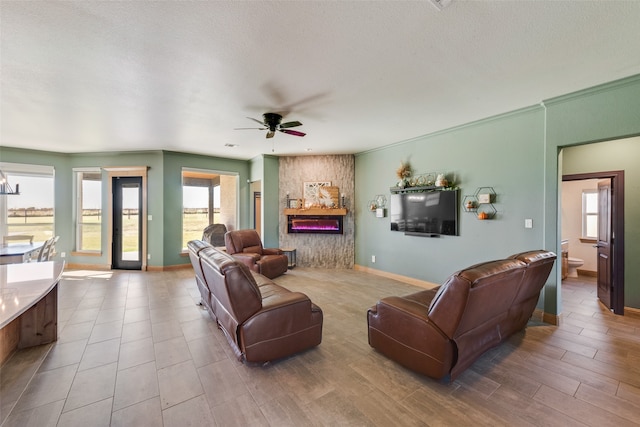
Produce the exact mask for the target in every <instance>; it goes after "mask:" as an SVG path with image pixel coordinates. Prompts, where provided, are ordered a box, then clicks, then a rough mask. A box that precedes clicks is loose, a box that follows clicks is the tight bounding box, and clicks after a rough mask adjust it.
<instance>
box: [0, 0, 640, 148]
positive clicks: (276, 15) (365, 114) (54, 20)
mask: <svg viewBox="0 0 640 427" xmlns="http://www.w3.org/2000/svg"><path fill="white" fill-rule="evenodd" d="M0 8H1V9H0V19H1V22H0V23H1V29H0V31H1V51H0V54H1V56H0V61H1V66H2V68H1V73H2V74H1V80H2V81H1V83H2V87H1V92H0V101H1V104H0V107H1V110H0V119H1V122H0V126H1V128H0V145H3V146H12V147H24V148H32V149H40V150H50V151H59V152H101V151H112V150H117V151H129V150H157V149H165V150H176V151H185V152H194V153H202V154H208V155H216V156H223V157H231V158H240V159H249V158H252V157H255V156H257V155H259V154H262V153H266V154H271V153H272V150H274V151H273V154H276V155H294V154H296V155H297V154H327V153H332V154H340V153H357V152H362V151H366V150H369V149H373V148H376V147H380V146H384V145H388V144H392V143H396V142H399V141H403V140H406V139H409V138H413V137H416V136H419V135H424V134H427V133H431V132H435V131H438V130H442V129H446V128H449V127H452V126H455V125H460V124H464V123H468V122H471V121H474V120H477V119H481V118H484V117H488V116H492V115H495V114H500V113H504V112H508V111H511V110H514V109H518V108H522V107H526V106H530V105H534V104H537V103H539V102H540V101H542V100H544V99H547V98H550V97H554V96H558V95H562V94H565V93H569V92H572V91H576V90H580V89H584V88H587V87H590V86H594V85H597V84H601V83H605V82H608V81H612V80H615V79H619V78H622V77H627V76H630V75H634V74H639V73H640V30H639V28H640V26H639V24H638V22H640V2H638V1H626V2H623V1H607V2H601V1H590V2H585V1H567V2H560V1H528V2H523V1H491V2H489V1H453V2H452V3H451V5H450V6H449V7H447V8H446V9H444V10H442V11H439V10H438V9H436V8H435V7H434V6H433V5H432V4H431V3H430V2H429V1H427V0H423V1H375V2H374V1H350V2H334V1H331V2H324V1H286V2H262V1H261V2H253V1H251V2H244V1H233V2H232V1H229V2H224V1H216V2H208V1H200V2H177V1H176V2H171V1H166V2H142V1H139V2H133V1H131V2H93V1H91V2H89V1H82V2H53V1H44V2H38V1H29V2H27V1H15V2H14V1H6V0H3V1H2V2H1V3H0ZM268 111H277V112H284V113H286V117H285V121H288V120H299V121H301V122H302V123H303V124H304V125H303V126H301V127H299V128H295V129H296V130H300V131H303V132H306V133H307V136H306V137H304V138H300V137H295V136H290V135H285V134H282V133H278V134H276V136H275V138H273V139H265V132H264V131H258V130H234V128H240V127H252V126H253V125H256V123H255V122H252V121H250V120H248V119H247V118H246V117H247V116H249V117H254V118H257V119H261V115H262V113H264V112H268ZM225 144H236V145H237V146H236V147H234V148H230V147H227V146H225ZM308 150H310V151H308Z"/></svg>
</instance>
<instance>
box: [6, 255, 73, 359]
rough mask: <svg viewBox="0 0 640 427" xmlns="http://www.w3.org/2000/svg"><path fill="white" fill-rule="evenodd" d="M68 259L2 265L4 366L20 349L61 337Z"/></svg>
mask: <svg viewBox="0 0 640 427" xmlns="http://www.w3.org/2000/svg"><path fill="white" fill-rule="evenodd" d="M63 269H64V262H61V261H47V262H33V263H26V264H7V265H0V299H1V300H0V365H2V364H3V363H4V362H5V360H6V359H7V358H9V356H10V355H11V354H12V353H13V352H14V351H15V350H16V349H18V348H25V347H32V346H36V345H41V344H48V343H50V342H53V341H55V340H57V339H58V282H59V281H60V277H61V276H62V271H63Z"/></svg>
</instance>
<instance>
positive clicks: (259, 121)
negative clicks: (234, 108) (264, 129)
mask: <svg viewBox="0 0 640 427" xmlns="http://www.w3.org/2000/svg"><path fill="white" fill-rule="evenodd" d="M247 119H249V120H253V121H254V122H256V123H260V124H261V125H263V126H264V122H263V121H262V120H258V119H254V118H253V117H247Z"/></svg>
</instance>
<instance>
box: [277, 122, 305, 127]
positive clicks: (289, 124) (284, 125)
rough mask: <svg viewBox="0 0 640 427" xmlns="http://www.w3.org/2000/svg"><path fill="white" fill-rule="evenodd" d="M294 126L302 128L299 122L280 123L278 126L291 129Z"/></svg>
mask: <svg viewBox="0 0 640 427" xmlns="http://www.w3.org/2000/svg"><path fill="white" fill-rule="evenodd" d="M296 126H302V123H300V122H299V121H297V120H295V121H293V122H287V123H282V124H280V127H281V128H293V127H296Z"/></svg>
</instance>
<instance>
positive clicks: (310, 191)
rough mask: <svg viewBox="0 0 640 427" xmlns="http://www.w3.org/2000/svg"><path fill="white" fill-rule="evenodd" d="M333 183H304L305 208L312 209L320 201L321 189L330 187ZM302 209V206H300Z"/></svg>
mask: <svg viewBox="0 0 640 427" xmlns="http://www.w3.org/2000/svg"><path fill="white" fill-rule="evenodd" d="M330 186H331V181H307V182H303V183H302V197H303V200H304V207H305V208H308V207H311V206H312V205H313V204H314V203H316V201H317V200H318V199H319V192H320V187H330ZM300 207H302V206H300Z"/></svg>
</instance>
